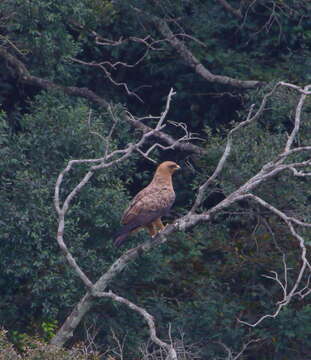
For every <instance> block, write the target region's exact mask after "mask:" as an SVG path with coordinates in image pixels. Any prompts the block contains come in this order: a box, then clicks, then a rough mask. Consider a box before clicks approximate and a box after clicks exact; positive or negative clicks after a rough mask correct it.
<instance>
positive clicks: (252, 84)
mask: <svg viewBox="0 0 311 360" xmlns="http://www.w3.org/2000/svg"><path fill="white" fill-rule="evenodd" d="M153 1H154V2H155V0H153ZM155 3H156V2H155ZM156 5H157V4H156ZM133 9H134V10H135V11H136V12H139V13H140V14H144V15H145V19H146V20H147V21H152V22H153V23H154V25H155V27H156V28H157V29H158V31H159V32H160V33H161V35H162V36H163V37H164V38H165V39H166V40H167V41H168V42H169V43H170V45H171V46H172V47H173V48H174V49H175V50H176V51H177V52H178V54H179V55H180V56H181V58H182V59H183V60H184V62H185V63H186V64H187V65H188V66H190V67H191V68H193V69H194V71H195V72H196V73H197V74H198V75H200V76H201V77H202V78H203V79H205V80H207V81H209V82H212V83H217V84H222V85H229V86H233V87H236V88H240V89H254V88H257V87H260V86H262V85H263V82H261V81H257V80H240V79H235V78H231V77H229V76H223V75H215V74H213V73H212V72H211V71H210V70H208V69H207V68H206V67H205V66H204V65H203V64H202V63H201V62H200V61H199V60H198V59H197V58H196V56H195V55H193V53H192V52H191V51H190V50H189V49H188V47H187V46H186V45H185V44H184V42H183V41H181V40H179V39H178V37H177V36H176V35H175V34H174V33H173V32H172V30H171V29H170V27H169V26H168V24H167V22H166V21H165V20H162V19H160V18H158V17H156V16H153V15H151V14H146V13H144V12H143V11H142V10H140V9H138V8H135V7H133Z"/></svg>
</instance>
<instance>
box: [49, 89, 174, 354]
mask: <svg viewBox="0 0 311 360" xmlns="http://www.w3.org/2000/svg"><path fill="white" fill-rule="evenodd" d="M174 95H175V92H174V91H173V89H171V90H170V92H169V94H168V97H167V101H166V106H165V109H164V111H163V112H162V114H161V116H159V119H158V122H157V124H156V126H155V128H154V129H152V130H151V131H150V132H148V133H144V134H142V136H141V138H140V140H139V141H138V142H136V144H128V146H127V147H126V148H125V149H118V150H114V151H112V152H110V153H109V152H108V150H107V149H108V144H106V149H105V153H104V156H103V157H102V158H98V159H80V160H71V161H69V163H68V165H67V166H66V168H65V169H64V170H63V171H62V172H61V173H60V174H59V176H58V178H57V181H56V185H55V192H54V205H55V209H56V212H57V214H58V230H57V237H56V238H57V242H58V244H59V246H60V248H61V250H62V252H63V254H64V256H65V257H66V259H67V261H68V263H69V265H70V266H71V267H72V268H73V269H74V271H75V272H76V274H77V275H78V276H79V277H80V279H81V280H82V282H83V283H84V285H85V286H86V288H87V289H88V293H87V296H89V297H91V298H94V297H110V298H112V299H114V300H115V301H118V302H121V303H123V304H126V305H127V306H128V307H130V308H131V309H132V310H134V311H137V312H139V313H140V314H141V315H142V316H143V317H144V318H145V320H146V321H147V323H148V326H149V332H150V338H151V339H152V340H153V341H154V342H155V343H156V344H158V345H159V346H160V347H163V348H165V349H166V350H167V353H168V357H167V359H169V360H177V355H176V352H175V350H174V348H173V346H172V345H170V344H168V343H165V342H164V341H162V340H160V339H159V338H158V337H157V335H156V331H155V324H154V320H153V318H152V316H151V315H150V314H149V313H148V312H147V311H146V310H145V309H143V308H141V307H139V306H137V305H135V304H133V303H132V302H130V301H129V300H126V299H124V298H122V297H120V296H118V295H115V294H113V293H111V292H109V293H105V292H103V291H101V289H100V287H99V286H98V282H97V283H95V284H93V283H92V281H91V280H90V279H89V278H88V277H87V275H86V274H85V273H84V272H83V270H82V269H81V268H80V266H79V265H78V263H77V262H76V260H75V259H74V257H73V256H72V255H71V253H70V251H69V250H68V247H67V245H66V244H65V241H64V231H65V216H66V214H67V211H68V210H69V208H70V204H71V202H72V200H73V199H74V198H75V197H76V196H77V194H78V193H79V192H80V191H81V189H82V188H83V187H84V186H85V185H86V183H87V182H88V181H89V180H90V179H91V177H92V176H93V174H94V173H95V172H96V171H97V170H99V169H104V168H108V167H111V166H113V165H115V164H117V163H119V162H122V161H124V160H125V159H127V158H129V157H130V156H131V155H132V153H133V152H134V151H139V152H142V151H141V149H140V148H141V147H142V146H143V145H144V143H145V142H146V140H147V139H148V138H149V137H150V136H152V133H153V132H154V131H159V130H161V129H163V128H164V127H165V124H164V121H165V119H166V116H167V113H168V111H169V108H170V104H171V100H172V97H173V96H174ZM111 134H112V130H111V131H110V132H109V135H108V138H107V141H109V139H110V136H111ZM149 153H150V152H148V154H149ZM82 163H84V164H85V163H88V164H90V165H91V166H90V170H89V171H88V172H87V173H86V175H85V176H84V177H83V178H82V180H81V181H80V182H79V183H78V185H76V186H75V187H74V189H73V190H72V191H71V192H70V193H69V194H68V195H67V196H66V198H65V199H64V200H63V202H62V201H61V199H60V189H61V185H62V182H63V179H64V176H65V175H67V174H68V173H69V172H70V170H71V169H72V167H73V166H74V165H77V164H82ZM93 164H94V165H93ZM137 254H138V252H135V249H134V252H133V251H132V254H130V253H129V254H128V255H130V258H131V257H136V256H137ZM125 259H126V261H125V262H123V267H124V266H125V265H126V264H127V263H128V259H127V257H125ZM118 260H119V261H118V264H119V269H120V268H122V259H121V258H120V259H118ZM112 270H113V269H112ZM105 275H107V273H106V274H105ZM65 325H66V324H65ZM70 335H71V332H70V333H68V328H67V327H66V326H63V327H62V329H61V330H60V331H59V332H58V334H57V335H56V336H55V337H54V338H53V339H52V341H51V343H52V344H54V345H62V343H63V342H64V341H65V340H66V339H67V338H68V337H70ZM59 339H61V341H59Z"/></svg>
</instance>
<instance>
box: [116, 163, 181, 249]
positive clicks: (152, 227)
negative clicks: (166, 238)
mask: <svg viewBox="0 0 311 360" xmlns="http://www.w3.org/2000/svg"><path fill="white" fill-rule="evenodd" d="M178 169H180V166H179V165H177V164H176V163H174V162H173V161H165V162H163V163H162V164H160V165H159V166H158V167H157V169H156V172H155V174H154V176H153V179H152V181H151V183H150V184H149V185H148V186H147V187H145V188H144V189H143V190H141V191H140V192H139V193H138V194H137V195H136V196H135V197H134V199H133V200H132V201H131V202H130V205H129V207H128V208H127V209H126V210H125V212H124V214H123V216H122V219H121V224H122V225H123V227H122V228H121V229H120V230H119V231H118V233H117V234H116V238H115V242H114V244H115V245H116V246H118V247H119V246H120V245H121V244H122V243H123V242H124V241H125V240H126V238H127V237H128V236H129V234H130V233H131V232H134V231H136V230H138V229H140V228H142V227H143V228H147V230H148V231H149V234H150V235H151V236H152V237H154V236H155V235H156V234H157V233H158V232H159V231H161V230H163V229H164V225H163V223H162V221H161V217H162V216H164V215H168V213H169V210H170V208H171V207H172V205H173V203H174V201H175V192H174V189H173V183H172V175H173V174H174V172H175V171H176V170H178Z"/></svg>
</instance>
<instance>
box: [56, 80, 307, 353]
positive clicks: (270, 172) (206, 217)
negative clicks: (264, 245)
mask: <svg viewBox="0 0 311 360" xmlns="http://www.w3.org/2000/svg"><path fill="white" fill-rule="evenodd" d="M284 86H285V87H288V85H287V84H284V83H278V84H276V85H275V86H274V88H273V89H272V90H271V91H270V92H269V93H268V94H267V95H266V96H264V98H263V100H262V102H261V105H260V106H259V108H258V110H257V111H256V112H255V113H253V112H254V107H253V106H252V107H251V108H250V111H249V114H248V116H247V118H246V120H244V121H242V122H241V123H239V124H237V125H236V126H235V127H234V128H233V129H232V130H231V131H230V132H229V134H228V139H227V145H226V148H225V150H224V153H223V155H222V157H221V159H220V160H219V163H218V165H217V167H216V170H215V172H214V174H213V175H212V176H211V178H210V179H207V181H206V182H205V183H203V185H202V186H201V187H200V189H199V191H198V194H197V197H196V199H194V206H193V207H192V209H191V210H190V211H189V212H188V213H187V214H186V215H185V216H183V217H181V218H179V219H177V220H176V221H175V222H174V223H173V224H171V225H168V226H166V228H165V229H164V230H163V231H162V232H160V233H159V234H158V235H157V236H156V237H155V238H154V239H153V240H152V241H150V240H147V241H146V242H144V243H143V244H141V245H139V246H138V247H136V248H133V249H130V250H128V251H126V252H125V253H124V254H122V255H121V257H119V258H118V259H117V260H116V261H115V262H114V263H113V264H112V265H111V266H110V268H109V269H108V270H107V271H106V273H104V274H103V275H102V276H101V277H100V278H99V279H98V280H97V282H96V283H95V284H94V289H95V291H97V292H103V291H105V289H106V288H107V286H108V284H109V283H110V282H111V281H112V280H113V279H114V277H115V276H116V275H117V274H118V273H120V272H121V271H122V270H123V269H124V268H125V267H126V265H127V264H128V263H129V262H131V261H133V260H134V259H136V258H137V256H138V255H139V254H142V253H144V252H147V251H150V250H151V249H152V248H154V247H156V246H159V245H160V244H163V243H165V242H166V241H167V240H168V236H169V235H171V234H172V233H174V232H175V231H178V230H181V231H185V230H187V229H189V228H191V227H193V226H195V225H197V224H198V223H200V222H208V221H210V220H211V217H212V216H213V215H215V214H217V213H219V212H221V211H222V210H224V209H226V208H228V207H229V206H231V205H232V204H234V203H236V202H237V201H239V200H242V199H244V200H247V199H250V200H253V201H256V202H258V203H259V204H260V205H262V206H264V207H266V208H268V210H270V211H272V212H273V213H275V214H276V215H278V216H279V217H280V218H281V219H282V220H283V221H285V223H286V224H287V225H288V227H289V230H290V232H291V234H292V235H293V236H294V238H296V239H297V241H298V242H299V245H300V248H301V261H302V266H301V268H300V271H299V274H298V277H297V279H296V282H295V284H294V286H293V287H292V289H291V290H290V291H288V290H287V287H285V285H284V288H286V291H287V293H286V297H284V299H283V300H282V301H281V302H280V303H279V304H278V306H279V308H280V310H281V308H282V307H284V306H285V305H287V304H288V303H289V302H290V301H291V299H292V298H293V297H295V296H298V297H305V296H307V295H308V294H309V293H310V292H311V289H310V287H309V282H310V276H309V282H308V284H306V285H305V286H303V285H302V283H301V282H302V279H303V275H304V274H306V273H307V271H309V273H310V274H311V268H310V264H309V262H308V261H307V257H306V247H305V241H304V239H303V238H302V236H301V235H300V234H299V233H298V232H297V231H296V229H295V227H297V226H304V227H310V225H311V224H308V223H304V222H302V221H300V220H299V219H296V218H294V217H289V216H287V215H286V214H284V213H282V212H280V211H279V210H278V209H276V208H275V207H274V206H273V205H271V204H268V203H267V202H265V201H264V200H263V199H260V198H259V197H256V196H255V195H253V194H252V191H253V190H254V189H256V188H257V187H258V186H259V185H260V184H262V183H264V182H266V181H268V180H269V179H272V178H273V177H275V176H276V175H277V174H279V173H281V172H283V171H285V170H291V169H293V168H302V169H304V168H306V167H308V166H309V165H310V164H311V159H310V160H307V161H301V162H293V163H286V162H285V161H286V160H287V159H288V158H289V157H290V156H292V155H293V154H295V153H299V152H308V151H311V146H304V147H294V141H292V139H294V137H295V136H296V135H297V134H298V132H299V129H300V124H301V118H300V117H301V109H302V107H303V103H304V101H305V98H306V95H308V94H306V92H308V89H309V87H310V86H307V87H305V88H298V89H296V90H298V91H299V92H300V93H301V96H300V100H299V104H298V110H297V111H296V116H295V124H294V127H293V130H292V131H291V133H290V134H289V138H288V140H287V142H286V144H284V149H283V151H282V152H281V153H280V154H278V155H277V156H276V157H275V158H274V159H272V160H271V161H270V162H268V163H266V164H265V165H264V166H263V167H262V168H261V169H260V170H259V172H258V173H257V174H255V175H254V176H253V177H252V178H250V179H249V180H248V181H246V182H245V183H244V184H243V185H242V186H240V187H239V188H238V189H236V190H235V191H233V192H232V193H231V194H229V195H228V196H227V197H226V198H225V199H224V200H222V201H221V202H219V203H218V204H217V205H215V206H214V207H212V208H210V209H208V210H206V211H203V212H198V210H199V207H200V204H201V203H202V199H203V198H204V196H205V192H206V191H207V188H208V186H209V185H210V183H211V182H212V181H213V180H214V179H215V178H216V176H218V175H219V174H220V173H221V171H222V170H223V168H224V166H225V163H226V160H227V159H228V155H229V153H230V149H231V147H232V146H233V145H234V144H233V140H234V139H233V135H234V134H235V133H236V132H238V130H239V129H241V128H242V127H245V126H247V125H249V124H250V123H252V122H254V121H256V120H257V119H258V118H259V117H260V115H261V114H262V113H263V111H264V110H265V108H266V103H267V101H268V99H269V98H270V97H271V96H272V95H273V94H274V92H275V91H276V89H277V88H278V87H284ZM299 109H300V110H299ZM158 125H159V122H158ZM159 126H160V127H161V126H163V125H159ZM156 128H157V127H156ZM156 128H154V129H153V131H157V130H156ZM147 134H148V133H147ZM293 134H295V135H293ZM150 136H151V134H150ZM132 146H133V145H132ZM128 151H130V150H128ZM120 152H121V156H122V157H124V156H126V154H125V153H124V150H123V152H122V150H118V154H119V153H120ZM125 152H126V151H125ZM72 161H75V160H72ZM76 161H79V160H76ZM87 161H90V162H91V161H92V160H87ZM118 161H121V160H120V159H118ZM112 164H113V162H112ZM97 166H98V167H99V168H104V167H106V166H108V165H107V164H106V163H102V164H99V165H97ZM60 176H62V175H60ZM78 190H80V187H79V185H78V186H77V191H78ZM69 196H70V194H69ZM65 203H66V200H65ZM65 203H64V205H63V208H64V206H65ZM56 208H57V209H60V208H59V205H58V202H57V201H56ZM70 264H71V265H72V263H70ZM80 277H81V275H80ZM275 279H276V281H277V279H278V278H275ZM82 280H83V278H82ZM85 284H86V286H87V287H88V284H87V283H86V282H85ZM88 288H89V287H88ZM299 288H300V290H299ZM92 302H93V294H92V293H91V292H90V291H88V292H87V293H86V294H85V295H84V297H83V298H82V299H81V300H80V302H79V303H78V304H77V305H76V306H75V308H74V310H73V311H72V313H71V314H70V315H69V317H68V318H67V319H66V321H65V323H64V324H63V326H62V328H61V329H60V330H59V331H58V333H57V334H56V336H55V337H54V338H53V339H52V343H53V344H57V345H60V346H61V345H63V344H64V343H65V342H66V341H67V340H68V339H69V338H70V337H71V336H72V332H73V331H74V329H75V328H76V327H77V326H78V324H79V322H80V321H81V319H82V318H83V316H84V314H85V313H86V312H87V311H88V310H89V309H90V308H91V306H92ZM280 310H279V311H280ZM279 311H278V312H277V313H275V316H277V314H278V313H279ZM275 316H273V315H272V316H271V315H265V316H263V318H262V320H263V319H264V318H267V317H275ZM262 320H260V321H259V322H261V321H262ZM259 322H257V323H256V324H253V325H251V326H256V325H257V324H258V323H259Z"/></svg>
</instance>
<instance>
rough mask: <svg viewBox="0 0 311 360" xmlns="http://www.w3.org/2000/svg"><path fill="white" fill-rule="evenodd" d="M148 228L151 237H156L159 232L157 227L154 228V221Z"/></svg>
mask: <svg viewBox="0 0 311 360" xmlns="http://www.w3.org/2000/svg"><path fill="white" fill-rule="evenodd" d="M146 228H147V229H148V231H149V235H150V236H151V237H154V236H155V235H156V234H157V231H156V229H155V228H154V223H151V224H149V225H147V226H146Z"/></svg>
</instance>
